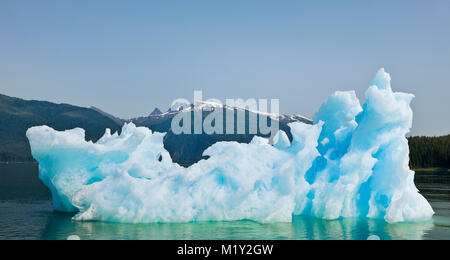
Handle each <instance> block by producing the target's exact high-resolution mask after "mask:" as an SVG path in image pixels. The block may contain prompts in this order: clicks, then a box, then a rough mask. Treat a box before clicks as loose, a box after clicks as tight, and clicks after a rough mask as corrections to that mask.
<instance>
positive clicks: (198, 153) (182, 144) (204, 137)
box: [131, 102, 312, 167]
mask: <svg viewBox="0 0 450 260" xmlns="http://www.w3.org/2000/svg"><path fill="white" fill-rule="evenodd" d="M219 108H220V109H222V111H223V119H224V122H221V123H222V124H223V129H225V118H226V114H227V111H229V112H230V111H231V112H232V114H233V115H234V129H237V122H238V119H237V117H238V112H239V111H240V112H243V113H244V115H245V125H246V128H245V134H237V133H236V131H235V133H234V134H212V135H211V134H206V133H204V131H203V132H202V133H201V134H175V133H173V131H172V129H171V123H172V119H173V118H174V117H175V116H176V115H178V114H179V113H189V114H190V116H191V122H194V114H195V113H200V111H201V112H202V118H203V120H204V119H205V118H206V117H207V116H208V115H209V114H210V113H212V112H213V111H215V110H216V109H219ZM261 114H262V115H266V116H268V125H270V124H271V123H272V121H273V122H274V123H275V122H276V121H279V128H280V129H281V130H283V131H285V132H286V133H287V135H288V137H289V139H290V140H292V136H291V134H290V128H289V126H288V123H291V122H304V123H307V124H312V120H310V119H308V118H306V117H303V116H301V115H292V116H288V115H276V114H269V113H262V112H260V111H251V110H248V109H244V108H237V107H229V106H226V105H222V104H217V103H212V102H204V103H202V104H198V105H195V106H194V105H191V106H190V107H187V108H182V107H180V108H178V109H169V110H168V111H167V112H165V113H160V114H153V115H152V114H150V115H149V116H148V117H139V118H134V119H131V122H133V123H134V124H135V125H137V126H145V127H148V128H150V129H151V130H152V131H156V132H167V134H166V136H165V137H164V148H165V149H166V150H167V151H168V152H169V153H170V156H171V157H172V160H173V161H174V162H176V163H178V164H180V165H182V166H185V167H186V166H190V165H192V164H193V163H196V162H198V161H199V160H201V159H202V158H203V157H202V154H203V152H204V151H205V150H206V148H208V147H209V146H211V145H212V144H214V143H216V142H220V141H235V142H239V143H249V142H250V141H251V140H252V139H253V137H254V136H255V135H258V136H262V137H268V136H267V135H264V134H261V131H260V129H257V134H250V131H249V127H248V125H249V118H251V116H255V115H256V116H257V115H261ZM256 118H257V117H256ZM203 120H202V123H203ZM257 123H258V125H259V121H257ZM193 132H194V129H193V126H191V133H193Z"/></svg>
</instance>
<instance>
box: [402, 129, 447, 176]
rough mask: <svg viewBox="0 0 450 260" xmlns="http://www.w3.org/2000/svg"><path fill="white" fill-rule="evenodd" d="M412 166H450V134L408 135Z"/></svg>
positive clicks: (410, 163) (410, 164)
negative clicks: (433, 135)
mask: <svg viewBox="0 0 450 260" xmlns="http://www.w3.org/2000/svg"><path fill="white" fill-rule="evenodd" d="M408 143H409V159H410V160H409V166H410V167H411V168H428V167H443V168H450V135H446V136H439V137H427V136H413V137H408Z"/></svg>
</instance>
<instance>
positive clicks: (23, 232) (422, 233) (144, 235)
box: [0, 164, 450, 239]
mask: <svg viewBox="0 0 450 260" xmlns="http://www.w3.org/2000/svg"><path fill="white" fill-rule="evenodd" d="M37 174H38V173H37V165H36V164H0V239H66V238H67V237H68V236H69V235H74V234H75V235H78V236H79V237H81V239H366V238H367V237H368V236H369V235H377V236H379V237H380V238H381V239H450V173H448V172H441V173H436V172H417V173H416V184H417V186H418V188H419V189H420V190H421V193H422V194H423V195H424V196H425V197H426V198H427V199H428V201H429V202H430V203H431V205H432V206H433V209H434V211H435V212H436V215H435V216H434V217H433V220H432V221H427V222H421V223H401V224H387V223H385V222H384V221H375V220H355V219H345V220H333V221H324V220H319V219H315V218H310V217H296V218H295V219H294V221H293V223H276V224H261V223H256V222H252V221H233V222H201V223H187V224H139V225H133V224H112V223H101V222H76V221H72V220H71V217H72V216H73V215H72V214H63V213H56V212H53V209H52V205H51V196H50V193H49V191H48V190H47V188H46V187H45V186H43V185H42V184H41V182H40V181H39V180H38V178H37Z"/></svg>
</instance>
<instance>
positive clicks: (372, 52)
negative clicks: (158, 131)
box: [0, 0, 450, 135]
mask: <svg viewBox="0 0 450 260" xmlns="http://www.w3.org/2000/svg"><path fill="white" fill-rule="evenodd" d="M381 67H384V68H385V69H386V71H388V72H389V73H390V74H391V77H392V87H393V89H394V90H395V91H401V92H409V93H413V94H415V96H416V98H415V99H414V100H413V103H412V108H413V111H414V123H413V128H412V132H411V134H412V135H443V134H449V133H450V120H449V112H450V1H448V0H442V1H438V0H432V1H422V0H420V1H416V0H410V1H403V0H396V1H385V0H378V1H369V0H365V1H361V0H359V1H357V0H355V1H347V0H341V1H336V0H329V1H324V0H323V1H320V0H319V1H312V0H311V1H300V0H296V1H287V0H285V1H264V0H258V1H256V0H255V1H252V0H247V1H234V0H227V1H218V0H208V1H207V0H204V1H196V0H193V1H186V0H183V1H181V0H178V1H176V0H170V1H163V0H161V1H147V0H145V1H143V0H142V1H139V0H135V1H118V0H108V1H106V0H76V1H67V0H52V1H50V0H40V1H35V0H29V1H25V0H1V1H0V93H1V94H5V95H9V96H15V97H20V98H24V99H35V100H46V101H51V102H56V103H69V104H73V105H79V106H85V107H89V106H96V107H99V108H101V109H102V110H104V111H106V112H109V113H111V114H113V115H116V116H118V117H121V118H131V117H136V116H142V115H148V114H149V113H150V112H151V111H152V110H153V109H154V108H155V107H159V108H160V109H161V110H164V111H165V110H167V109H168V108H169V106H170V103H171V102H172V101H173V100H174V99H176V98H185V99H188V100H193V92H194V90H202V91H203V96H204V98H205V99H207V98H216V99H219V100H223V101H225V99H226V98H243V99H246V98H256V99H258V98H269V99H270V98H278V99H279V100H280V110H281V112H282V113H286V114H293V113H299V114H302V115H305V116H308V117H312V116H313V115H314V113H315V111H317V109H318V108H319V107H320V105H321V104H322V102H323V101H324V100H325V99H326V98H327V97H328V96H329V95H330V94H332V93H333V92H334V91H336V90H356V93H357V95H358V97H360V98H361V102H364V92H365V90H366V89H367V87H368V84H369V83H370V81H371V80H372V78H373V76H374V75H375V73H376V71H377V70H378V69H379V68H381Z"/></svg>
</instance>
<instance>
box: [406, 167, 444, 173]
mask: <svg viewBox="0 0 450 260" xmlns="http://www.w3.org/2000/svg"><path fill="white" fill-rule="evenodd" d="M411 170H413V171H418V172H450V169H448V168H442V167H430V168H417V169H411Z"/></svg>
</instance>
